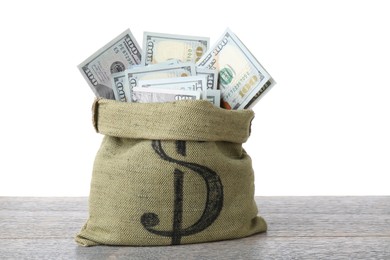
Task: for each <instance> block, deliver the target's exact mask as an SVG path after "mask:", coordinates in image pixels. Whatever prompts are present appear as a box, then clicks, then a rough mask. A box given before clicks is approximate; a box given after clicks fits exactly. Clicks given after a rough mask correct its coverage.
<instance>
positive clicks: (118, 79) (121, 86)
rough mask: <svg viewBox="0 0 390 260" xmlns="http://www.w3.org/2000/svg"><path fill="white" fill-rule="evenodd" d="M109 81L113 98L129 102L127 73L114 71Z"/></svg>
mask: <svg viewBox="0 0 390 260" xmlns="http://www.w3.org/2000/svg"><path fill="white" fill-rule="evenodd" d="M111 81H112V90H113V91H114V96H115V100H118V101H122V102H131V94H130V93H131V92H130V87H129V80H128V78H127V75H126V74H123V73H115V74H113V75H112V79H111Z"/></svg>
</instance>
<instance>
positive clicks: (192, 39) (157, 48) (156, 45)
mask: <svg viewBox="0 0 390 260" xmlns="http://www.w3.org/2000/svg"><path fill="white" fill-rule="evenodd" d="M209 45H210V39H209V38H206V37H197V36H184V35H173V34H163V33H152V32H145V33H144V40H143V47H144V53H143V55H142V64H144V65H149V64H156V63H160V62H164V61H167V60H170V59H175V60H180V61H181V62H194V63H195V62H197V61H198V60H199V59H200V57H202V55H203V54H204V53H205V52H206V51H207V49H208V47H209Z"/></svg>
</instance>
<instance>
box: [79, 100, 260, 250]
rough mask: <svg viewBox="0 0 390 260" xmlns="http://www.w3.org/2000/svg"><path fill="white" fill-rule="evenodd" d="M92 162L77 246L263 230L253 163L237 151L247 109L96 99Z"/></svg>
mask: <svg viewBox="0 0 390 260" xmlns="http://www.w3.org/2000/svg"><path fill="white" fill-rule="evenodd" d="M93 110H94V126H95V128H96V130H97V131H98V132H99V133H102V134H104V135H105V136H104V139H103V142H102V144H101V147H100V149H99V151H98V153H97V155H96V159H95V163H94V168H93V175H92V182H91V191H90V197H89V219H88V221H87V223H86V224H85V225H84V226H83V228H82V230H81V231H80V233H79V234H78V235H77V237H76V242H77V243H78V244H80V245H83V246H93V245H100V244H105V245H138V246H139V245H142V246H146V245H176V244H187V243H199V242H207V241H216V240H224V239H233V238H239V237H245V236H248V235H251V234H254V233H258V232H263V231H265V230H266V228H267V227H266V223H265V221H264V219H263V218H261V217H260V216H258V215H257V213H258V211H257V207H256V204H255V201H254V175H253V169H252V164H251V159H250V157H249V156H248V155H247V153H246V152H245V150H244V149H243V148H242V143H243V142H245V141H246V140H247V139H248V137H249V134H250V124H251V121H252V119H253V116H254V114H253V112H252V111H251V110H241V111H232V110H224V109H220V108H217V107H214V106H213V105H212V104H211V103H209V102H208V101H178V102H174V103H148V104H146V103H145V104H140V103H123V102H117V101H113V100H106V99H98V100H97V101H96V102H95V104H94V109H93Z"/></svg>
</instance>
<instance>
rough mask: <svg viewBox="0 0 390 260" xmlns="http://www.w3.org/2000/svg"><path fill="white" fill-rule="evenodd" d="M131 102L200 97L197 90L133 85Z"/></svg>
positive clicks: (154, 101) (170, 100)
mask: <svg viewBox="0 0 390 260" xmlns="http://www.w3.org/2000/svg"><path fill="white" fill-rule="evenodd" d="M132 97H133V99H132V102H135V103H156V102H173V101H179V100H197V99H200V92H199V91H189V90H177V89H159V88H143V87H135V88H133V93H132Z"/></svg>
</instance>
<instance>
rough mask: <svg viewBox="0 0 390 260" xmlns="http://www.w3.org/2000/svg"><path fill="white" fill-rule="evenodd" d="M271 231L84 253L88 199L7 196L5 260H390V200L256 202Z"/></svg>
mask: <svg viewBox="0 0 390 260" xmlns="http://www.w3.org/2000/svg"><path fill="white" fill-rule="evenodd" d="M256 201H257V204H258V207H259V211H260V214H261V215H262V216H263V217H264V218H265V219H266V221H267V223H268V225H269V230H268V232H267V233H265V234H259V235H254V236H251V237H247V238H242V239H236V240H229V241H220V242H212V243H202V244H193V245H180V246H159V247H114V246H97V247H87V248H86V247H81V246H78V245H77V244H76V243H75V242H74V239H73V238H74V236H75V234H76V233H77V232H78V231H79V230H80V228H81V226H82V225H83V224H84V222H85V221H86V219H87V216H88V205H87V198H30V197H27V198H26V197H0V259H94V260H95V259H186V260H187V259H390V197H256Z"/></svg>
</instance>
